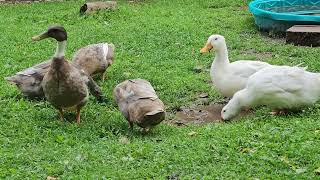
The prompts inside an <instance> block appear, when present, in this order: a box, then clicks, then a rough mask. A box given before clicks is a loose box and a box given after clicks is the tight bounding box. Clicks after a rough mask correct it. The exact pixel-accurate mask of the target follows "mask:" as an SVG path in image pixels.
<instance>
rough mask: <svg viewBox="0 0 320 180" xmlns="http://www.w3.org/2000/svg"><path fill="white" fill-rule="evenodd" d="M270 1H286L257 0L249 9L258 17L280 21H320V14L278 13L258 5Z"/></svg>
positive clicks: (252, 2) (281, 0) (282, 0)
mask: <svg viewBox="0 0 320 180" xmlns="http://www.w3.org/2000/svg"><path fill="white" fill-rule="evenodd" d="M270 2H286V1H285V0H255V1H251V2H250V4H249V10H250V12H251V13H252V14H253V15H254V16H258V17H267V18H270V19H274V20H280V21H290V22H295V21H300V22H301V21H304V22H317V23H320V16H310V15H300V14H295V13H287V12H284V13H277V12H272V11H267V10H263V9H260V8H257V5H259V4H261V3H270ZM303 12H309V13H310V12H312V13H317V12H319V13H320V10H319V11H318V10H316V11H315V10H311V11H303Z"/></svg>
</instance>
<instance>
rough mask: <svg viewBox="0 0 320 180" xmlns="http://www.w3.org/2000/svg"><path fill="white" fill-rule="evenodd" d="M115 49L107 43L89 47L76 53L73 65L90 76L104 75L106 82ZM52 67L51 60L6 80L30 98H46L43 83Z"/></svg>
mask: <svg viewBox="0 0 320 180" xmlns="http://www.w3.org/2000/svg"><path fill="white" fill-rule="evenodd" d="M114 49H115V47H114V45H113V44H107V43H100V44H92V45H88V46H86V47H83V48H81V49H79V50H78V51H77V52H76V53H75V55H74V56H73V63H74V64H77V65H78V66H79V67H80V68H81V69H83V70H84V71H85V72H86V73H88V74H89V75H95V74H98V73H102V80H104V79H105V71H106V69H107V68H108V67H109V66H110V65H111V64H112V63H113V60H114ZM50 65H51V59H50V60H47V61H45V62H41V63H39V64H36V65H34V66H32V67H30V68H27V69H25V70H22V71H20V72H17V73H16V74H15V75H13V76H10V77H5V80H7V81H9V82H10V83H12V84H15V85H17V87H18V89H19V90H20V91H21V92H22V94H23V95H24V96H26V97H28V98H31V99H34V98H44V93H43V89H42V86H41V82H42V79H43V77H44V75H45V74H46V73H47V72H48V71H49V68H50Z"/></svg>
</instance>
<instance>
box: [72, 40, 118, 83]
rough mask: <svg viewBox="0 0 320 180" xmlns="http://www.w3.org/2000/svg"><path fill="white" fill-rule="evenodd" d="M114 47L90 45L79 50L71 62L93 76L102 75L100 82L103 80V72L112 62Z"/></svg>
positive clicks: (106, 44) (101, 44) (105, 44)
mask: <svg viewBox="0 0 320 180" xmlns="http://www.w3.org/2000/svg"><path fill="white" fill-rule="evenodd" d="M114 49H115V47H114V45H113V44H108V43H99V44H91V45H88V46H86V47H83V48H81V49H79V50H78V51H77V52H76V53H75V54H74V56H73V58H72V62H74V63H75V64H78V65H79V66H81V68H82V69H83V70H84V71H85V72H86V73H88V74H89V75H91V76H93V75H96V74H102V81H104V79H105V72H106V70H107V68H108V67H109V66H110V65H111V64H112V63H113V60H114Z"/></svg>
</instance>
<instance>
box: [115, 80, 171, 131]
mask: <svg viewBox="0 0 320 180" xmlns="http://www.w3.org/2000/svg"><path fill="white" fill-rule="evenodd" d="M113 97H114V99H115V101H116V102H117V104H118V106H119V109H120V111H121V112H122V114H123V115H124V117H125V118H126V119H127V121H128V123H129V126H130V128H131V129H132V128H133V124H137V125H138V126H139V127H141V128H143V131H149V129H150V128H152V127H154V126H156V125H157V124H159V123H160V122H161V121H163V120H164V119H165V107H164V104H163V102H162V101H161V100H160V99H159V97H158V96H157V94H156V92H155V90H154V89H153V87H152V86H151V84H150V83H149V82H148V81H146V80H144V79H131V80H126V81H124V82H122V83H120V84H118V85H117V86H116V87H115V88H114V90H113Z"/></svg>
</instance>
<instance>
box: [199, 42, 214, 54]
mask: <svg viewBox="0 0 320 180" xmlns="http://www.w3.org/2000/svg"><path fill="white" fill-rule="evenodd" d="M212 48H213V46H212V45H211V44H210V43H206V45H204V47H203V48H201V49H200V53H201V54H204V53H207V52H209V51H210V50H211V49H212Z"/></svg>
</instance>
